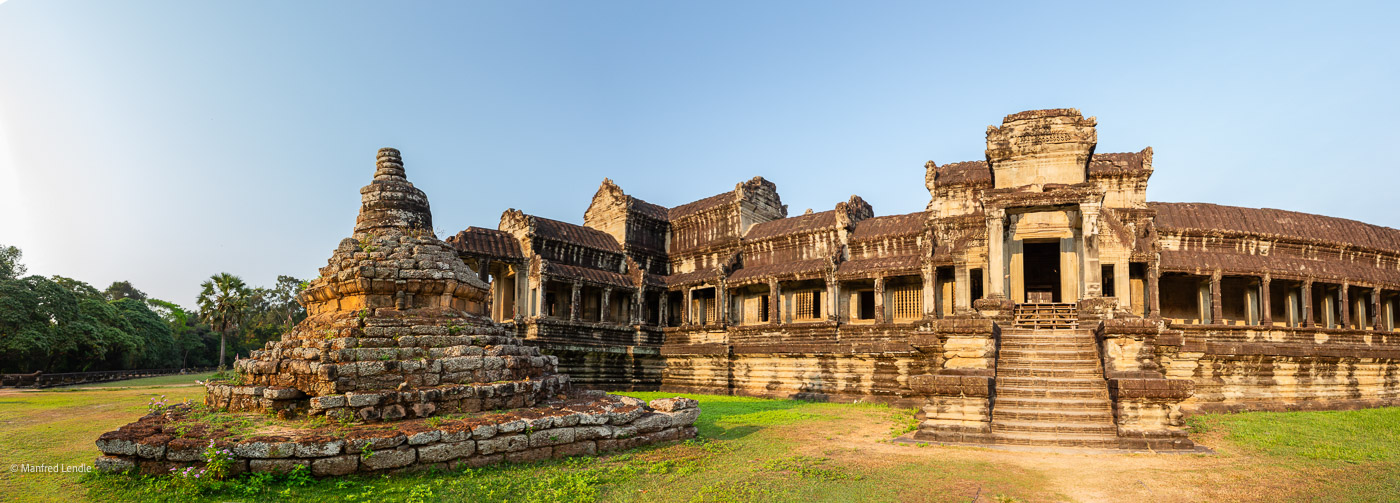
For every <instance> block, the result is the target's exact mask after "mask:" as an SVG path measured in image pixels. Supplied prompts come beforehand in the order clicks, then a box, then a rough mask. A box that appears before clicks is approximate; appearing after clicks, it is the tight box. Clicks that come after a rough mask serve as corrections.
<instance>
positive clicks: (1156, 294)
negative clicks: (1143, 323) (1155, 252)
mask: <svg viewBox="0 0 1400 503" xmlns="http://www.w3.org/2000/svg"><path fill="white" fill-rule="evenodd" d="M1157 263H1158V262H1157V260H1153V261H1152V262H1151V264H1150V265H1149V266H1148V268H1147V292H1146V293H1147V316H1148V317H1149V318H1159V317H1161V316H1162V302H1161V298H1160V297H1161V295H1160V293H1161V292H1160V290H1158V288H1157V284H1158V282H1159V279H1160V278H1161V276H1162V273H1161V270H1160V269H1158V267H1157Z"/></svg>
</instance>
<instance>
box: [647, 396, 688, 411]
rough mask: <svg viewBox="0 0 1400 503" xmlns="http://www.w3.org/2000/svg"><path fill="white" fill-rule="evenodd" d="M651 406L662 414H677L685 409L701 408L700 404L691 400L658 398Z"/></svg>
mask: <svg viewBox="0 0 1400 503" xmlns="http://www.w3.org/2000/svg"><path fill="white" fill-rule="evenodd" d="M649 405H651V408H653V409H656V410H658V411H661V412H675V411H678V410H683V409H694V408H698V407H700V402H697V401H695V400H692V399H689V398H683V397H675V398H658V399H656V400H652V401H651V403H650V404H649Z"/></svg>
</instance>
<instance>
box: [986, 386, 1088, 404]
mask: <svg viewBox="0 0 1400 503" xmlns="http://www.w3.org/2000/svg"><path fill="white" fill-rule="evenodd" d="M1006 398H1046V399H1051V400H1061V399H1063V400H1070V399H1103V400H1107V399H1108V389H1107V388H1104V387H1093V386H1086V387H1082V388H1046V387H1018V386H1001V385H998V386H997V400H998V401H1000V400H1003V399H1006Z"/></svg>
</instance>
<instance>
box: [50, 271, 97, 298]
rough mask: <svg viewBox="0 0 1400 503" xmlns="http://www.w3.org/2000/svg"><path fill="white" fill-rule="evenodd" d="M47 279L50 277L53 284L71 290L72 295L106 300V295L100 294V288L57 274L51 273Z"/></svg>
mask: <svg viewBox="0 0 1400 503" xmlns="http://www.w3.org/2000/svg"><path fill="white" fill-rule="evenodd" d="M49 279H52V280H53V282H54V283H55V284H57V285H58V286H60V287H62V288H63V289H65V290H68V291H69V292H72V293H73V295H76V296H78V298H88V299H102V300H107V298H106V297H103V296H102V292H101V291H100V290H98V289H97V288H96V287H94V286H92V285H89V284H87V283H84V282H82V281H78V280H76V279H73V278H67V277H63V276H59V275H57V274H55V275H53V277H51V278H49Z"/></svg>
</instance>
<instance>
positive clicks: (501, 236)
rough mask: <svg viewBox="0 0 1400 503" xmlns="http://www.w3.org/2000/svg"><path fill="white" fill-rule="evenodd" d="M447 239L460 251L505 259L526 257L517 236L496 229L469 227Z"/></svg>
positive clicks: (448, 242)
mask: <svg viewBox="0 0 1400 503" xmlns="http://www.w3.org/2000/svg"><path fill="white" fill-rule="evenodd" d="M446 241H447V244H449V245H452V247H453V248H455V249H456V250H457V252H458V253H467V254H471V255H480V256H486V257H492V258H497V259H503V260H520V259H522V258H524V255H522V254H521V253H520V242H519V241H517V240H516V239H515V236H511V235H510V234H508V233H506V232H503V231H498V230H496V229H483V228H481V227H467V229H466V230H464V231H462V232H458V233H457V235H455V236H449V237H448V238H447V240H446Z"/></svg>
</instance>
